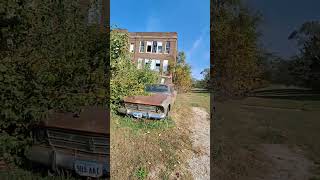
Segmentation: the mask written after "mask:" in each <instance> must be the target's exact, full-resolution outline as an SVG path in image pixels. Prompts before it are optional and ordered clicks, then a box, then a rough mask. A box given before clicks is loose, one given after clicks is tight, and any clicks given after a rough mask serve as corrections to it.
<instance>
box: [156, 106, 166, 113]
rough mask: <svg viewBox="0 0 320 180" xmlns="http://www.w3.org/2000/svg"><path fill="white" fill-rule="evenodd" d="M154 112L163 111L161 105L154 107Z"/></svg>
mask: <svg viewBox="0 0 320 180" xmlns="http://www.w3.org/2000/svg"><path fill="white" fill-rule="evenodd" d="M156 112H157V113H163V112H164V109H163V107H161V106H157V107H156Z"/></svg>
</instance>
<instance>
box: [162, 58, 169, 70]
mask: <svg viewBox="0 0 320 180" xmlns="http://www.w3.org/2000/svg"><path fill="white" fill-rule="evenodd" d="M162 70H163V72H167V71H168V60H163V69H162Z"/></svg>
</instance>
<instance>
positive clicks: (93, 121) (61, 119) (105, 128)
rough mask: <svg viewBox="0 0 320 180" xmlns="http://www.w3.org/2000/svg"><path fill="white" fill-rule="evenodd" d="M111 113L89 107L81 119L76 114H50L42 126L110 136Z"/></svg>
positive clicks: (83, 111) (80, 115)
mask: <svg viewBox="0 0 320 180" xmlns="http://www.w3.org/2000/svg"><path fill="white" fill-rule="evenodd" d="M109 122H110V116H109V111H108V110H107V109H105V108H104V107H98V106H88V107H84V108H82V112H81V113H80V114H79V117H75V116H74V113H58V112H50V113H49V117H48V118H47V119H45V120H43V121H42V125H44V126H46V127H51V128H61V129H67V130H76V131H84V132H90V133H98V134H107V135H108V134H109V133H110V131H109V129H110V123H109Z"/></svg>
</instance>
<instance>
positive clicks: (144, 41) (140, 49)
mask: <svg viewBox="0 0 320 180" xmlns="http://www.w3.org/2000/svg"><path fill="white" fill-rule="evenodd" d="M142 42H146V41H140V45H139V53H145V52H146V46H145V45H146V43H145V44H144V47H143V49H144V52H141V44H142Z"/></svg>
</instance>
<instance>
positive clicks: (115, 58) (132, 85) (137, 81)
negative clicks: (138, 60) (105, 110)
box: [110, 30, 158, 107]
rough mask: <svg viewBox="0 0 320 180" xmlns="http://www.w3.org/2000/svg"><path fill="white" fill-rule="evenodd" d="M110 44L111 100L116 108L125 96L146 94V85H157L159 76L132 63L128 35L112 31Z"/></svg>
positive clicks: (146, 68)
mask: <svg viewBox="0 0 320 180" xmlns="http://www.w3.org/2000/svg"><path fill="white" fill-rule="evenodd" d="M110 43H111V44H110V64H111V80H110V90H111V99H110V100H111V103H112V107H115V106H116V105H117V104H118V103H119V102H120V101H121V99H122V98H123V97H125V96H130V95H139V94H144V87H145V85H146V84H152V83H155V82H156V81H157V80H158V75H157V74H156V73H155V72H153V71H151V70H150V69H149V68H148V67H145V68H142V69H138V68H137V66H136V64H135V63H133V62H132V57H131V55H130V54H129V53H128V52H129V50H128V45H129V37H128V33H125V32H120V31H117V30H112V31H111V34H110Z"/></svg>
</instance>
